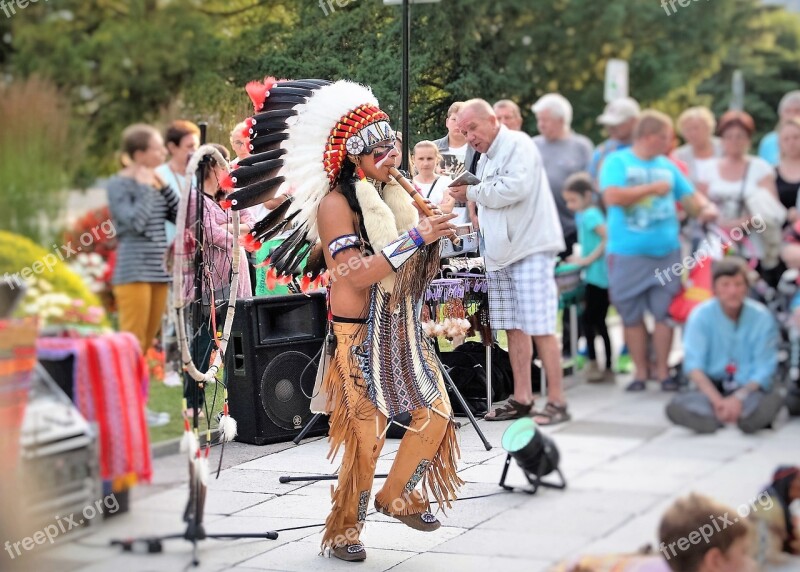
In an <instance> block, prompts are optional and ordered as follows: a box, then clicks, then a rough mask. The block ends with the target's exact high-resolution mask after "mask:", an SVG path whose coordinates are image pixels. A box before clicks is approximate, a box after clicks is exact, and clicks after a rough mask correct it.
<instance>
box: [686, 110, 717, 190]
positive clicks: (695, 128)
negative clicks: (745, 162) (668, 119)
mask: <svg viewBox="0 0 800 572" xmlns="http://www.w3.org/2000/svg"><path fill="white" fill-rule="evenodd" d="M716 126H717V122H716V120H715V119H714V114H713V113H711V110H710V109H708V108H707V107H690V108H689V109H687V110H686V111H684V112H683V113H681V115H680V117H679V118H678V132H679V133H680V136H681V137H682V138H683V140H684V141H686V144H685V145H682V146H681V147H678V149H676V150H675V157H676V158H677V159H678V160H680V161H683V162H684V163H685V164H686V166H687V167H688V168H689V178H690V179H691V181H692V182H693V183H694V185H695V187H697V190H699V191H700V192H702V193H704V194H707V193H708V181H709V180H710V179H711V173H712V171H713V170H714V169H716V167H717V165H716V161H715V160H714V159H716V158H718V157H721V156H722V141H720V139H719V137H714V129H715V128H716Z"/></svg>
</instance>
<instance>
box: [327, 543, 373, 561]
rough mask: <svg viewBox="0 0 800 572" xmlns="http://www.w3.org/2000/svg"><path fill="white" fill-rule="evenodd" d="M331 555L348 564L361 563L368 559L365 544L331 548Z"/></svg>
mask: <svg viewBox="0 0 800 572" xmlns="http://www.w3.org/2000/svg"><path fill="white" fill-rule="evenodd" d="M331 554H333V555H334V556H336V558H338V559H339V560H344V561H346V562H361V561H363V560H366V559H367V551H366V549H365V548H364V545H363V544H344V545H342V546H336V547H334V548H331Z"/></svg>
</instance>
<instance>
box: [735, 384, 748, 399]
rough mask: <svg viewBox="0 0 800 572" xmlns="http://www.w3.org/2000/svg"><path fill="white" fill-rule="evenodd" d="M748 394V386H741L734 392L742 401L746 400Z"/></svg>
mask: <svg viewBox="0 0 800 572" xmlns="http://www.w3.org/2000/svg"><path fill="white" fill-rule="evenodd" d="M748 395H750V390H749V389H747V388H746V387H740V388H739V389H737V390H736V391H734V392H733V396H734V397H735V398H736V399H738V400H739V401H741V402H744V400H745V399H747V396H748Z"/></svg>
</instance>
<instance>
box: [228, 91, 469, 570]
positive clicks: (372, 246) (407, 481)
mask: <svg viewBox="0 0 800 572" xmlns="http://www.w3.org/2000/svg"><path fill="white" fill-rule="evenodd" d="M248 91H249V92H250V95H251V98H252V99H253V101H254V103H255V106H256V112H257V114H256V115H255V116H254V117H252V118H251V119H249V120H248V133H246V135H247V137H248V139H249V145H250V147H251V151H252V152H253V153H254V155H253V156H251V157H249V158H247V159H245V160H243V161H242V162H240V164H239V165H240V166H239V168H237V169H236V170H235V171H233V173H232V177H231V180H230V181H229V182H228V183H229V185H230V186H232V187H237V190H236V191H235V192H234V193H232V194H231V196H230V199H231V205H232V206H233V208H236V209H241V208H246V207H247V206H250V205H252V204H256V203H258V202H262V201H263V200H265V199H267V198H270V197H272V196H275V195H281V194H286V195H287V199H286V200H285V202H284V203H283V204H282V205H281V206H280V207H278V208H277V209H275V210H274V211H273V212H272V213H270V215H268V216H267V217H266V218H265V219H264V220H263V221H261V222H260V223H257V224H256V225H255V226H254V228H253V230H252V231H251V233H250V235H249V236H248V237H246V240H245V242H246V243H250V244H251V247H258V246H259V244H260V243H261V242H263V241H265V240H268V239H269V238H271V237H273V236H275V235H277V234H278V233H280V232H283V231H285V230H287V229H290V228H294V230H293V232H292V233H291V234H290V235H289V236H288V238H287V239H286V240H285V241H284V242H283V244H281V246H280V247H278V248H276V249H275V251H273V252H272V254H271V256H270V264H272V265H273V266H274V267H275V268H276V269H277V270H278V272H279V273H282V274H294V273H299V266H300V264H301V261H302V260H303V259H304V258H305V257H306V255H307V254H308V255H309V256H308V259H309V262H308V264H307V265H306V267H305V269H304V278H303V279H304V280H309V279H313V278H315V277H316V276H318V274H319V273H320V272H321V269H322V267H324V266H326V267H327V268H329V269H330V279H331V286H330V301H329V304H330V311H331V315H332V316H333V318H332V324H331V326H332V328H331V329H332V333H333V336H335V348H334V349H333V351H332V355H331V359H330V366H329V367H328V369H327V371H326V372H325V375H324V378H323V382H322V384H321V387H320V388H319V390H320V394H319V395H317V396H316V397H315V399H314V402H313V403H312V409H315V410H316V411H322V412H325V413H329V414H330V416H331V417H330V432H329V435H330V437H329V440H330V443H331V453H330V455H329V456H330V457H331V458H333V457H335V455H336V453H337V452H338V450H339V448H340V447H341V446H344V453H343V458H342V465H341V468H340V470H339V482H338V487H337V488H336V490H335V491H334V493H333V498H332V505H333V506H332V510H331V513H330V515H329V516H328V519H327V520H326V523H325V530H324V533H323V539H322V545H323V548H326V547H327V548H330V549H331V552H332V553H333V555H334V556H336V557H338V558H341V559H343V560H348V561H355V560H364V559H365V558H366V551H365V549H364V547H363V545H362V544H361V543H360V542H359V534H360V531H361V529H362V527H363V524H364V519H365V517H366V513H367V508H368V506H369V498H370V491H371V489H372V481H373V476H374V472H375V464H376V462H377V459H378V456H379V455H380V451H381V448H382V446H383V443H384V437H385V433H386V428H387V424H388V423H391V422H393V419H394V418H395V417H396V416H397V415H399V414H401V413H405V412H410V413H411V418H412V420H411V423H410V425H409V426H408V428H407V431H406V434H405V436H404V437H403V440H402V442H401V444H400V448H399V450H398V452H397V456H396V458H395V461H394V464H393V465H392V469H391V471H390V472H389V477H388V478H387V479H386V481H385V483H384V486H383V488H382V489H381V491H380V492H379V493H378V494H377V495H376V497H375V503H374V504H375V508H376V509H377V510H378V511H379V512H381V513H383V514H386V515H389V516H392V517H394V518H396V519H398V520H400V521H401V522H403V523H404V524H406V525H408V526H410V527H412V528H414V529H417V530H423V531H432V530H436V529H437V528H439V526H440V523H439V521H438V520H437V519H436V517H435V516H434V515H433V514H431V513H430V508H431V506H430V501H429V494H432V495H433V497H434V498H435V500H436V502H437V503H439V505H440V506H450V502H451V501H452V500H454V498H455V493H456V491H457V489H458V488H459V486H460V485H461V484H462V481H461V480H460V479H459V478H458V476H457V474H456V461H457V459H458V456H459V450H458V443H457V439H456V434H455V424H454V422H453V419H452V410H451V407H450V402H449V400H448V397H447V391H446V388H445V385H444V382H443V378H442V374H441V371H440V369H439V366H438V362H437V360H436V359H435V355H434V352H433V349H432V347H431V345H430V343H429V341H428V340H427V339H426V338H425V337H424V334H423V333H422V330H421V327H420V323H419V316H418V311H417V306H416V301H417V300H419V299H420V296H421V295H422V294H423V292H424V290H425V288H426V286H427V283H428V282H429V280H430V279H431V278H432V276H433V274H434V273H435V272H436V270H438V265H439V248H438V242H437V241H438V239H439V238H441V237H442V236H445V235H448V234H451V233H452V231H453V226H452V225H451V224H450V222H449V221H450V220H451V219H452V217H453V215H441V214H436V215H434V216H430V217H424V218H422V220H420V213H419V212H418V211H417V209H416V208H415V207H414V205H413V202H412V201H411V199H410V198H409V195H408V193H406V191H404V190H403V188H402V187H401V186H400V185H399V184H398V183H397V182H396V181H395V180H394V179H393V178H392V176H391V174H390V168H392V167H393V166H394V159H395V157H396V156H397V151H396V149H395V145H394V140H395V136H394V132H393V131H392V128H391V126H390V125H389V122H388V116H387V115H386V114H385V113H384V112H383V111H381V110H380V109H379V108H378V102H377V100H376V99H375V97H374V96H373V95H372V92H371V91H370V90H369V89H368V88H366V87H364V86H361V85H358V84H355V83H352V82H348V81H338V82H335V83H328V82H325V81H320V80H298V81H277V82H276V81H275V80H274V79H273V78H270V79H268V80H266V81H265V82H264V83H263V84H261V83H257V84H250V85H249V87H248ZM318 403H321V404H322V405H321V406H319V407H315V405H316V404H318ZM420 481H422V487H421V489H420V490H417V485H418V484H419V483H420Z"/></svg>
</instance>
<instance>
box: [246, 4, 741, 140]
mask: <svg viewBox="0 0 800 572" xmlns="http://www.w3.org/2000/svg"><path fill="white" fill-rule="evenodd" d="M754 1H755V0H733V2H734V3H742V2H750V3H752V2H754ZM733 13H734V10H733V9H732V8H731V7H730V6H729V5H728V3H725V4H722V3H717V4H714V5H707V4H704V3H702V4H693V5H691V6H690V7H687V8H685V9H683V12H679V13H677V14H674V15H672V16H667V15H666V14H665V12H664V11H663V9H662V8H661V7H660V6H659V5H658V4H655V3H653V4H650V3H647V4H645V3H639V2H636V3H634V2H613V3H609V2H596V1H594V0H555V1H552V2H550V1H548V2H544V1H542V2H536V3H531V2H530V1H529V0H499V1H497V2H484V1H483V0H460V1H458V2H456V1H455V0H443V1H442V2H441V3H440V4H423V5H415V6H413V9H412V19H413V25H412V44H411V55H412V57H411V77H412V81H411V88H412V92H411V119H410V122H411V125H412V126H413V127H414V134H413V139H414V140H418V139H421V138H432V137H439V136H441V135H442V134H443V132H444V116H445V113H446V110H447V107H448V106H449V105H450V103H452V102H453V101H456V100H463V99H467V98H471V97H484V98H486V99H488V100H490V101H494V100H497V99H500V98H510V99H513V100H514V101H516V102H517V103H519V104H520V106H521V107H522V108H523V110H524V111H525V114H526V119H527V122H526V128H527V130H528V131H529V132H533V131H534V127H535V126H534V122H533V120H532V118H531V117H530V114H529V113H528V112H527V109H528V108H529V106H530V105H531V104H532V103H533V102H534V101H536V99H537V98H538V97H540V96H541V95H543V94H544V93H547V92H549V91H559V92H561V93H563V94H564V95H565V96H566V97H568V98H569V99H570V100H571V101H572V103H573V106H574V107H575V126H576V129H578V130H581V131H584V132H588V133H590V134H592V135H595V136H597V135H598V132H597V128H596V126H595V118H596V116H597V115H598V114H599V112H600V111H601V109H602V107H603V104H604V102H603V79H604V70H605V64H606V61H607V60H608V59H609V58H613V57H617V58H623V59H627V60H629V61H630V68H631V92H632V95H633V96H634V97H636V98H638V99H639V100H640V101H642V102H643V103H644V104H646V105H658V106H660V107H666V108H669V107H670V105H671V104H672V106H673V107H675V104H674V103H673V102H675V101H679V100H681V99H682V100H688V99H691V98H693V97H694V90H695V88H696V87H697V86H698V85H699V84H700V82H701V81H702V80H703V79H705V78H706V77H708V76H709V75H710V74H711V73H713V72H714V71H715V70H716V69H717V68H718V67H719V65H720V61H721V59H722V54H723V53H724V52H725V46H726V45H727V42H728V41H730V39H729V38H726V36H727V33H726V30H727V24H728V22H729V21H730V19H731V17H732V15H733ZM399 15H400V13H399V8H397V7H385V6H383V4H382V2H379V1H377V0H358V1H353V2H351V3H350V4H348V5H346V6H345V7H343V8H337V9H336V10H335V11H333V12H330V11H329V12H328V13H327V14H326V13H325V12H323V10H322V9H320V7H319V6H318V5H317V4H315V3H307V4H305V3H304V4H303V5H302V7H301V8H298V13H297V21H296V25H295V26H294V27H292V29H291V30H286V31H284V33H279V34H278V35H271V36H270V38H271V39H273V40H274V41H271V42H270V43H269V44H266V45H264V46H263V49H262V50H261V51H260V52H256V53H252V54H249V55H248V56H247V57H245V58H243V59H241V60H240V61H239V62H238V64H239V65H237V66H236V68H235V69H236V72H237V75H239V76H240V78H241V79H242V80H244V79H245V78H250V77H254V76H258V75H263V74H264V73H271V74H274V75H285V76H288V77H299V76H305V77H331V78H344V77H346V78H351V79H355V80H358V81H362V82H364V83H368V84H370V85H371V86H372V87H373V88H374V90H375V93H376V95H377V96H378V98H379V100H380V101H381V102H382V104H383V106H384V107H385V108H386V110H387V111H388V112H389V113H390V114H391V115H393V119H394V120H395V122H396V123H397V120H398V115H399V112H400V97H399V92H400V64H401V55H402V54H401V52H400V50H401V36H400V26H399V22H400V18H399Z"/></svg>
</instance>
